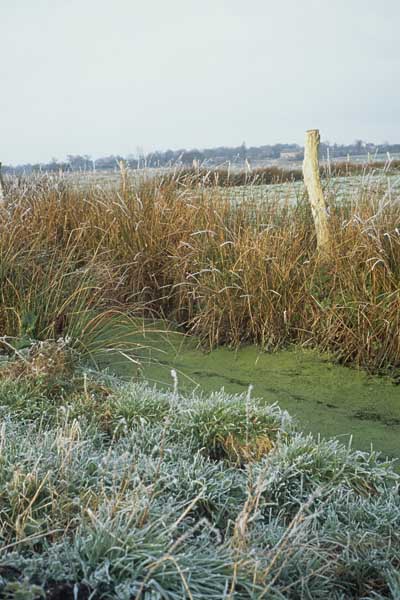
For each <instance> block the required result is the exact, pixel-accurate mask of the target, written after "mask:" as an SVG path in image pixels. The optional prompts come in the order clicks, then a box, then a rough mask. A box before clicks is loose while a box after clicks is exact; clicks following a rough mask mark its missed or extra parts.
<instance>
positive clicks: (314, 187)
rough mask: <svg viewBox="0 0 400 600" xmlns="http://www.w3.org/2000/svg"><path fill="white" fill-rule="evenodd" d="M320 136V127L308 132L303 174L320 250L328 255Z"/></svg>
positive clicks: (328, 239) (328, 236)
mask: <svg viewBox="0 0 400 600" xmlns="http://www.w3.org/2000/svg"><path fill="white" fill-rule="evenodd" d="M319 142H320V136H319V131H318V129H310V130H309V131H307V132H306V143H305V147H304V162H303V176H304V183H305V186H306V188H307V192H308V197H309V200H310V204H311V211H312V216H313V219H314V225H315V230H316V233H317V246H318V252H319V253H320V255H321V256H324V257H326V256H327V255H328V254H329V251H330V246H331V244H330V234H329V225H328V211H327V206H326V204H325V199H324V194H323V191H322V186H321V179H320V175H319V161H318V149H319Z"/></svg>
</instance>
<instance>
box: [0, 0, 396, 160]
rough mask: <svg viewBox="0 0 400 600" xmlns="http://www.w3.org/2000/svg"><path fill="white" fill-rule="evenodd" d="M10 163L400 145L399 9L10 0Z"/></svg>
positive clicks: (3, 155)
mask: <svg viewBox="0 0 400 600" xmlns="http://www.w3.org/2000/svg"><path fill="white" fill-rule="evenodd" d="M0 4H1V6H0V27H1V35H0V51H1V61H0V86H1V87H0V160H2V161H3V162H4V163H17V162H26V161H45V160H48V159H50V158H51V157H53V156H54V157H57V158H59V159H61V158H64V157H65V155H66V154H69V153H70V154H85V153H87V154H91V155H92V156H94V157H98V156H102V155H106V154H112V153H121V154H128V153H136V151H137V149H138V148H141V149H143V150H144V151H145V152H148V151H151V150H155V149H161V150H162V149H167V148H173V149H176V148H182V147H186V148H192V147H199V148H203V147H211V146H216V145H227V146H231V145H239V144H241V142H242V141H244V140H245V141H246V143H247V144H248V145H260V144H269V143H277V142H291V141H292V142H298V143H302V141H303V134H304V131H305V130H306V129H309V128H313V127H319V128H320V130H321V135H322V138H323V139H327V140H330V141H331V142H333V141H337V142H349V143H350V142H352V141H353V140H354V139H356V138H361V139H364V140H365V139H368V140H370V141H374V142H377V143H380V142H382V141H384V140H387V141H389V142H400V98H399V95H400V94H399V92H400V35H399V23H400V0H379V1H378V0H329V1H328V0H246V1H244V0H241V1H239V0H153V1H151V0H1V2H0Z"/></svg>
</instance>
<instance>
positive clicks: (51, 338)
mask: <svg viewBox="0 0 400 600" xmlns="http://www.w3.org/2000/svg"><path fill="white" fill-rule="evenodd" d="M344 168H345V167H337V170H336V171H335V172H334V173H333V174H332V173H330V172H329V173H325V174H324V178H323V186H324V193H325V197H326V199H327V202H328V205H329V215H330V216H329V227H330V231H331V236H332V249H331V254H330V256H329V260H327V259H324V260H322V259H321V257H320V256H319V255H318V253H317V251H316V240H315V231H314V224H313V220H312V216H311V211H310V208H309V203H308V199H307V196H306V193H305V190H304V185H303V183H302V181H301V180H300V179H299V178H298V177H297V176H296V175H295V174H294V172H293V173H292V174H291V175H290V177H289V176H288V177H287V178H286V179H285V180H284V181H283V180H282V177H281V175H282V173H277V172H276V170H275V171H268V170H264V172H261V171H262V170H261V171H259V172H257V173H256V174H255V175H256V177H254V173H253V174H252V177H250V176H249V175H248V174H247V175H241V174H240V173H239V174H234V175H232V174H230V173H229V174H227V173H226V172H222V174H221V173H219V174H216V173H213V172H210V171H203V170H201V169H197V170H196V169H193V170H186V171H179V170H178V171H172V172H166V173H159V172H157V173H152V174H150V175H148V174H146V173H144V174H143V173H142V174H140V176H138V174H135V173H130V172H129V171H122V170H121V173H119V174H115V175H114V176H113V177H112V179H107V178H106V177H104V178H103V177H102V176H101V174H96V177H95V176H94V174H92V175H90V177H89V176H86V175H85V174H82V175H80V176H79V177H78V178H72V177H70V176H65V175H61V176H57V177H56V176H50V175H46V174H42V175H40V176H34V177H33V176H31V177H20V178H8V179H7V180H6V182H5V184H6V188H5V189H6V198H5V203H4V205H3V206H2V207H1V209H0V286H1V287H0V296H1V297H0V411H1V428H0V541H1V544H0V597H4V598H24V599H25V598H29V599H32V600H35V599H36V598H37V599H39V598H49V599H53V600H54V599H55V598H71V599H72V598H73V599H76V598H77V599H83V598H84V599H87V598H93V599H98V598H120V599H126V600H128V599H140V598H141V599H143V600H161V599H168V600H172V599H174V600H175V599H176V600H178V599H186V598H187V599H190V598H193V599H195V598H196V599H205V600H208V599H216V600H217V599H221V598H226V599H246V598H254V599H258V598H266V599H269V598H274V599H283V598H294V599H295V598H299V599H300V598H309V599H314V598H321V599H322V598H336V599H338V600H339V599H345V598H360V599H361V598H373V599H381V598H393V599H395V598H400V575H399V572H400V534H399V531H400V495H399V475H398V462H397V459H398V458H399V456H400V442H399V441H398V439H399V433H400V387H399V385H398V384H399V383H400V311H399V309H400V170H399V165H398V164H397V163H396V162H394V163H392V164H387V165H386V166H383V165H379V166H377V165H375V164H374V165H369V166H362V167H360V166H355V167H354V171H353V172H350V171H349V168H350V167H349V165H347V169H348V171H347V172H343V169H344ZM341 169H342V170H341Z"/></svg>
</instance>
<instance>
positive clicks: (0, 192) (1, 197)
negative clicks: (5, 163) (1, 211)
mask: <svg viewBox="0 0 400 600" xmlns="http://www.w3.org/2000/svg"><path fill="white" fill-rule="evenodd" d="M5 200H6V193H5V190H4V180H3V175H2V173H1V162H0V206H1V205H2V204H4V202H5Z"/></svg>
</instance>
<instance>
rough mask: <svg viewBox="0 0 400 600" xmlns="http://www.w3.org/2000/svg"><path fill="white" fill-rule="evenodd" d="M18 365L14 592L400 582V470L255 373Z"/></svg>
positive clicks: (6, 403)
mask: <svg viewBox="0 0 400 600" xmlns="http://www.w3.org/2000/svg"><path fill="white" fill-rule="evenodd" d="M15 368H20V367H19V365H18V361H16V363H12V362H7V366H6V367H4V366H3V368H2V371H1V373H2V378H1V383H0V404H1V413H2V425H1V433H0V447H1V461H0V490H1V492H0V527H1V529H0V536H1V549H0V590H1V594H2V596H3V597H5V598H32V599H33V598H89V597H90V598H120V599H131V598H132V599H133V598H142V599H147V600H150V599H151V600H154V599H160V600H161V599H182V598H193V599H194V598H196V599H208V598H210V599H211V598H213V599H220V598H232V599H233V598H237V599H247V598H276V599H281V598H313V599H314V598H328V597H329V598H337V599H339V598H375V599H378V598H398V597H399V594H400V577H399V560H400V536H399V530H400V496H399V493H398V476H397V475H396V473H395V471H394V469H393V465H391V464H390V463H385V462H382V461H381V460H380V459H379V457H378V456H377V455H375V454H374V453H371V454H365V453H361V452H356V451H352V450H351V449H350V448H347V447H345V446H342V445H341V444H340V443H338V442H336V441H325V440H315V439H313V438H312V437H311V436H306V435H303V434H301V433H299V432H297V431H296V427H295V424H294V423H293V421H292V419H291V418H290V416H289V415H288V414H287V413H285V412H284V411H281V410H280V409H279V408H278V407H277V406H276V405H274V406H266V405H265V404H264V403H263V402H262V401H260V400H257V399H254V398H253V397H252V394H251V389H250V390H249V391H248V393H247V394H244V395H240V396H229V395H227V394H226V393H224V392H223V391H221V392H218V393H214V394H212V395H210V396H208V397H205V396H201V395H196V394H193V395H191V396H182V395H181V394H180V393H179V389H177V388H176V386H175V389H174V390H173V391H160V390H157V389H155V388H151V387H149V386H147V385H144V384H139V383H128V384H127V383H123V382H121V381H119V380H117V379H115V378H112V377H111V376H107V375H104V374H103V375H99V374H97V373H94V372H82V371H80V370H75V371H74V372H73V374H72V375H70V376H69V377H68V378H64V380H63V379H62V377H56V378H55V377H54V376H53V375H54V374H53V373H52V371H51V370H50V371H46V372H45V371H42V374H41V375H40V376H39V377H38V376H35V377H33V376H31V374H30V376H27V373H26V371H25V372H24V376H20V377H19V378H15V377H14V378H11V377H10V373H13V369H15ZM23 369H24V367H22V371H23ZM13 374H14V375H15V371H14V373H13ZM20 374H21V373H20Z"/></svg>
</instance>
